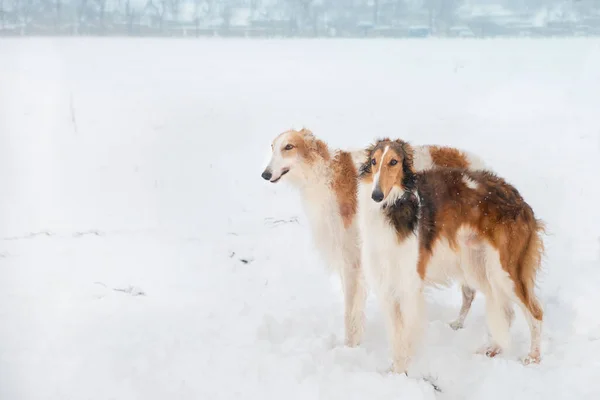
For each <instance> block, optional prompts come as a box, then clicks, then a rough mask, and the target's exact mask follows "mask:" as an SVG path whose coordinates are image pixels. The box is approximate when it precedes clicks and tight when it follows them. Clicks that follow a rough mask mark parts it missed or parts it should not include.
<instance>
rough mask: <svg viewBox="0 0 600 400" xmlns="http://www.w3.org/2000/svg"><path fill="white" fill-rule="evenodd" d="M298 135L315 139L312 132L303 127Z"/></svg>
mask: <svg viewBox="0 0 600 400" xmlns="http://www.w3.org/2000/svg"><path fill="white" fill-rule="evenodd" d="M298 133H300V134H302V135H304V136H310V137H314V135H313V133H312V131H311V130H310V129H306V128H305V127H302V129H300V130H299V131H298Z"/></svg>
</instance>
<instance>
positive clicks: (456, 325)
mask: <svg viewBox="0 0 600 400" xmlns="http://www.w3.org/2000/svg"><path fill="white" fill-rule="evenodd" d="M448 325H450V328H452V329H453V330H455V331H457V330H459V329H462V328H463V323H462V321H460V320H458V319H457V320H456V321H454V322H450V323H449V324H448Z"/></svg>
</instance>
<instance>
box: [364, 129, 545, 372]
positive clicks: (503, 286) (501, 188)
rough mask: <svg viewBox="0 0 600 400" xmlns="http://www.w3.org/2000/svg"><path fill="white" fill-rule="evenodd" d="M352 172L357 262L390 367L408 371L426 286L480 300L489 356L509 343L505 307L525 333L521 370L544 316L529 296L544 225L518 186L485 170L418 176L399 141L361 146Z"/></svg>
mask: <svg viewBox="0 0 600 400" xmlns="http://www.w3.org/2000/svg"><path fill="white" fill-rule="evenodd" d="M368 154H369V155H368V157H367V158H366V161H365V162H364V164H363V166H362V167H361V169H360V174H359V221H360V223H359V227H360V230H361V235H362V237H363V246H362V251H363V258H362V260H363V264H364V265H365V268H366V269H367V270H368V272H369V274H370V275H371V276H372V277H373V280H374V282H375V290H376V292H377V294H378V297H379V298H380V300H381V304H382V307H383V309H384V312H385V313H386V315H387V319H388V327H389V335H390V341H391V344H392V353H393V369H394V370H395V371H396V372H405V371H406V368H407V366H408V363H409V360H410V357H411V356H412V355H413V354H414V350H415V346H416V345H417V344H418V339H419V338H420V337H421V336H422V332H421V329H422V328H423V325H424V324H423V322H424V319H423V316H424V303H423V287H424V285H425V284H428V283H429V284H436V285H447V284H449V283H450V282H452V281H459V282H461V283H462V284H463V285H464V286H466V287H470V288H475V289H476V290H479V291H481V292H482V293H484V295H485V297H486V315H487V320H488V326H489V328H490V332H491V334H492V342H491V343H490V344H489V345H487V346H485V347H484V348H482V349H481V350H480V351H481V352H483V353H485V354H487V355H488V356H490V357H493V356H495V355H496V354H499V353H500V352H501V351H502V349H503V348H504V347H506V346H507V345H508V341H509V334H508V330H509V327H510V323H511V321H512V319H513V315H514V314H513V311H512V303H513V302H516V303H517V304H518V305H519V306H520V307H521V308H522V310H523V311H524V313H525V316H526V318H527V321H528V323H529V327H530V331H531V348H530V352H529V355H528V357H527V358H525V359H524V360H523V361H524V362H525V363H527V364H528V363H532V362H535V363H537V362H539V361H540V335H541V325H542V316H543V313H542V309H541V306H540V304H539V302H538V300H537V298H536V296H535V293H534V284H535V278H536V272H537V271H538V268H539V267H540V263H541V257H542V253H543V243H542V239H541V232H542V231H543V225H542V222H541V221H539V220H537V219H536V217H535V215H534V212H533V210H532V209H531V207H530V206H529V205H528V204H527V203H526V202H525V200H523V198H522V197H521V195H520V194H519V192H518V191H517V189H515V188H514V187H513V186H512V185H510V184H509V183H507V182H506V181H505V180H504V179H502V178H500V177H497V176H496V175H494V174H493V173H491V172H489V171H485V170H475V171H474V170H469V169H466V168H464V167H462V168H434V169H429V170H425V171H421V172H418V171H417V170H416V169H415V164H416V161H415V159H414V156H415V150H414V149H413V148H412V147H411V146H410V145H409V144H408V143H406V142H404V141H401V140H395V141H392V140H389V139H385V140H380V141H378V142H377V143H376V144H375V145H374V146H372V147H370V148H369V149H368Z"/></svg>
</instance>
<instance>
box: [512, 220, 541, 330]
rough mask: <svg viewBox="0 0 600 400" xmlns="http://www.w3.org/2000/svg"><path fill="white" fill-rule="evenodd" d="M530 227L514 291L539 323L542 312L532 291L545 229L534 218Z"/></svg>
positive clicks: (538, 266)
mask: <svg viewBox="0 0 600 400" xmlns="http://www.w3.org/2000/svg"><path fill="white" fill-rule="evenodd" d="M531 226H532V228H533V229H532V230H531V232H530V235H529V240H528V241H527V244H526V245H525V246H524V248H523V252H522V253H521V257H520V260H519V266H518V269H517V271H518V276H517V277H516V278H517V279H516V280H517V282H516V287H515V291H516V294H517V296H518V297H519V298H520V300H521V301H522V302H523V304H524V305H525V307H527V309H528V310H529V312H530V313H531V315H532V316H533V318H535V319H537V320H538V321H541V320H542V317H543V310H542V307H541V306H540V303H539V301H538V299H537V297H536V296H535V292H534V290H535V282H536V275H537V273H538V271H539V270H540V268H541V265H542V257H543V255H544V242H543V240H542V234H544V233H545V231H546V228H545V224H544V222H543V221H541V220H539V219H535V218H533V222H532V223H531Z"/></svg>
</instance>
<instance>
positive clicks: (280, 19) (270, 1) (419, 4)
mask: <svg viewBox="0 0 600 400" xmlns="http://www.w3.org/2000/svg"><path fill="white" fill-rule="evenodd" d="M499 1H502V0H499ZM480 2H481V4H483V5H485V4H488V5H489V3H490V1H486V0H480ZM566 3H568V1H567V2H566ZM566 3H565V1H564V0H562V1H559V0H556V1H555V0H504V1H502V4H503V5H504V6H505V7H507V8H510V9H512V10H515V12H516V13H518V12H520V13H523V12H530V13H532V12H535V10H538V9H539V8H540V7H544V6H550V5H553V4H558V5H560V4H566ZM571 3H572V8H573V9H574V10H577V11H578V12H586V10H589V12H590V13H591V12H596V11H597V10H599V9H600V0H572V1H571ZM465 4H467V5H470V6H472V5H473V4H477V2H474V1H470V2H465V1H464V0H0V33H2V32H3V33H5V34H6V33H11V34H21V35H27V34H61V35H64V34H70V35H80V34H96V35H112V34H114V35H120V34H129V35H145V34H158V35H181V34H190V35H194V34H195V35H199V34H204V35H205V34H216V33H218V34H228V33H235V32H237V33H238V34H245V35H253V34H269V33H271V34H276V35H277V34H279V35H284V36H294V35H299V36H361V35H366V34H367V33H369V32H373V31H375V30H377V29H379V30H380V31H385V30H387V32H388V33H389V32H392V33H393V32H394V30H396V31H398V32H401V31H402V29H404V30H406V29H407V27H409V26H423V27H425V28H426V30H427V32H429V33H430V34H431V33H440V34H442V35H443V33H446V32H447V30H448V29H449V28H450V27H452V26H454V25H456V24H460V23H461V21H460V18H459V17H458V13H457V11H458V10H459V9H460V8H461V6H465ZM240 21H241V22H240Z"/></svg>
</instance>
